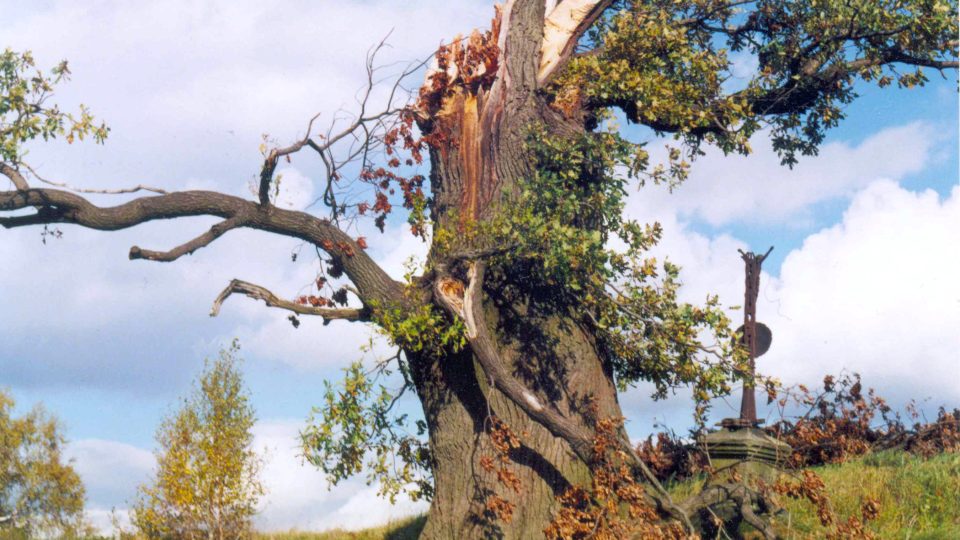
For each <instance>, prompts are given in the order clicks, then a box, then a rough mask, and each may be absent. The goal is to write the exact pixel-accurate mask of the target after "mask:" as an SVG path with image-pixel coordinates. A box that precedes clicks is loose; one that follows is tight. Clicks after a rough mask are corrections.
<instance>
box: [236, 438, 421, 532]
mask: <svg viewBox="0 0 960 540" xmlns="http://www.w3.org/2000/svg"><path fill="white" fill-rule="evenodd" d="M302 427H303V423H302V422H301V421H294V420H270V421H264V422H260V423H258V424H257V426H256V428H255V429H254V433H255V441H254V447H255V448H266V455H267V457H268V462H267V464H266V466H265V468H264V470H263V475H262V478H263V479H264V483H265V487H266V488H267V495H266V497H265V498H264V501H263V505H262V507H261V513H260V514H259V515H258V517H257V526H258V527H259V528H260V529H261V530H265V531H276V530H284V529H290V528H298V529H302V530H325V529H332V528H343V529H350V530H353V529H362V528H365V527H372V526H376V525H382V524H384V523H387V522H389V521H392V520H396V519H399V518H402V517H406V516H409V515H415V514H419V513H423V512H425V511H426V510H427V505H426V504H425V503H422V502H420V503H412V502H410V501H409V499H406V498H404V497H400V498H398V499H397V504H396V505H391V504H390V503H389V501H387V500H385V499H383V498H380V497H377V496H376V492H377V487H376V486H367V485H365V483H364V481H363V479H362V478H352V479H350V480H347V481H345V482H343V483H341V484H340V485H339V486H337V488H336V489H332V490H330V489H327V487H326V486H327V481H326V478H325V477H324V475H323V473H322V472H320V471H319V470H318V469H316V468H315V467H313V466H312V465H309V464H306V463H303V460H302V458H301V457H300V447H299V439H298V436H297V434H298V433H299V430H300V429H301V428H302Z"/></svg>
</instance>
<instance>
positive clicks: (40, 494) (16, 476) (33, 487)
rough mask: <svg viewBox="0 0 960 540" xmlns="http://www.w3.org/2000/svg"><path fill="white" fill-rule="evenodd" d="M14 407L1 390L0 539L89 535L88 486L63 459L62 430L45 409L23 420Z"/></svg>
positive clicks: (38, 408)
mask: <svg viewBox="0 0 960 540" xmlns="http://www.w3.org/2000/svg"><path fill="white" fill-rule="evenodd" d="M13 407H14V400H13V398H12V397H10V396H9V395H8V394H7V393H6V392H5V391H4V390H2V389H0V537H3V538H16V537H20V536H22V537H23V538H32V537H35V536H38V535H44V536H56V535H64V536H73V535H78V534H81V533H85V532H88V531H87V527H86V524H85V522H84V520H83V497H84V489H83V484H82V482H81V481H80V476H79V475H77V473H76V471H74V470H73V467H71V466H70V463H69V462H65V461H64V459H63V446H64V444H65V443H66V440H65V439H64V437H63V434H62V431H61V426H60V424H59V423H58V422H57V420H56V418H53V417H51V416H50V415H48V414H47V413H46V411H44V410H43V408H42V407H40V406H37V407H34V408H33V410H31V411H30V412H28V413H27V414H25V415H23V416H22V417H20V418H14V417H13V414H12V413H13Z"/></svg>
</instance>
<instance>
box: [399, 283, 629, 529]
mask: <svg viewBox="0 0 960 540" xmlns="http://www.w3.org/2000/svg"><path fill="white" fill-rule="evenodd" d="M491 304H493V302H492V301H491ZM495 310H496V307H494V306H492V305H491V306H490V307H489V308H488V311H490V312H491V315H492V314H493V313H492V312H493V311H495ZM523 318H524V319H525V321H524V324H522V325H515V324H514V323H513V322H510V323H504V324H500V325H498V326H500V328H499V329H498V335H499V336H501V339H500V345H501V352H502V357H503V359H504V361H505V362H508V363H509V364H510V366H509V368H510V369H511V370H512V371H513V373H514V374H515V375H516V376H517V378H518V379H520V380H521V381H523V382H525V383H526V385H527V386H528V387H529V388H531V389H534V390H535V391H536V394H537V397H538V398H539V399H540V400H541V402H542V403H545V404H547V405H548V406H551V407H556V408H557V409H558V410H559V411H560V412H562V413H563V414H564V415H566V416H568V417H569V418H571V419H574V420H575V421H576V422H577V423H579V424H581V425H583V426H585V427H590V426H591V425H592V423H593V419H592V415H591V414H590V411H592V410H595V411H596V414H597V416H600V417H611V416H618V415H620V409H619V405H618V404H617V398H616V392H615V388H614V386H613V384H612V381H611V379H610V376H609V373H607V372H605V370H604V369H603V364H602V362H601V361H600V359H599V356H598V354H597V351H596V350H595V348H594V346H593V343H592V339H591V338H590V336H589V335H588V334H587V333H585V332H584V331H583V330H582V329H581V328H580V327H579V326H578V325H577V324H576V322H575V321H573V320H572V319H569V318H561V317H558V316H550V317H547V318H540V317H537V316H533V315H530V314H524V315H523ZM508 327H512V328H508ZM511 334H512V335H511ZM414 365H415V366H417V369H416V370H415V373H414V376H415V380H416V384H417V390H418V394H419V396H420V399H421V401H422V403H423V408H424V413H425V415H426V419H427V423H428V425H429V426H430V448H431V451H432V452H433V460H434V464H435V466H434V467H435V468H434V471H433V473H434V481H435V488H436V493H435V496H434V499H433V504H432V506H431V508H430V514H429V517H428V520H427V525H426V528H425V529H424V532H423V538H442V539H447V538H538V537H541V536H542V534H543V529H544V528H545V527H546V525H547V524H548V523H549V522H550V520H551V519H552V517H553V513H554V512H555V511H556V509H557V502H556V497H557V496H558V495H560V494H561V493H563V491H564V490H565V489H566V488H567V487H568V486H570V485H571V484H579V485H583V484H586V483H589V479H590V476H589V471H588V470H587V467H586V464H584V463H583V462H582V461H581V460H580V459H579V458H578V457H577V456H576V455H575V454H574V452H573V451H572V449H571V447H570V445H569V444H567V443H566V442H565V441H563V440H562V439H560V438H557V437H555V436H553V435H552V434H551V433H549V432H548V431H547V430H546V428H544V427H543V426H541V425H540V424H538V423H537V422H535V421H533V420H532V419H531V418H530V417H529V416H527V415H526V413H524V412H523V411H522V410H521V409H520V408H519V407H518V406H517V405H516V404H514V403H513V402H512V401H511V400H510V399H509V398H507V397H506V396H505V395H503V394H502V393H501V392H499V391H498V390H497V389H495V388H493V387H491V385H490V384H489V382H488V381H487V380H486V378H485V376H484V375H483V373H482V370H481V369H480V368H479V366H478V365H477V362H476V361H475V359H474V358H473V355H472V354H471V352H470V351H469V350H467V351H464V352H463V353H461V354H457V355H452V356H449V357H447V358H442V359H440V360H438V361H434V362H414ZM591 401H592V402H593V403H595V406H594V407H595V409H594V407H591V406H590V405H589V404H588V403H589V402H591ZM493 416H495V417H496V418H498V419H500V420H502V421H503V422H505V423H506V424H507V425H508V426H509V428H510V429H511V430H512V431H513V432H514V433H515V434H517V436H518V437H519V439H520V443H521V446H520V448H518V449H515V450H513V451H511V452H510V454H509V458H510V463H509V465H508V466H507V467H508V468H509V470H511V471H512V472H513V473H515V474H516V475H517V477H518V479H519V480H520V489H519V492H515V491H513V490H512V489H511V488H510V487H508V486H506V485H504V484H503V483H501V482H498V480H497V476H496V474H495V473H493V472H488V471H487V470H485V469H484V467H483V466H482V465H481V463H480V461H481V459H482V458H484V457H488V458H489V457H495V456H496V454H495V450H494V449H493V445H492V442H491V438H490V435H489V432H488V429H489V427H490V425H491V424H490V421H491V417H493ZM494 494H497V495H499V496H501V497H502V498H504V499H506V500H507V501H508V502H510V503H512V504H513V505H514V506H515V509H514V512H513V516H512V518H511V519H510V521H509V522H507V521H505V520H503V519H498V518H497V517H496V516H494V515H493V514H492V513H491V512H489V511H487V510H486V503H487V501H488V498H489V497H490V496H491V495H494Z"/></svg>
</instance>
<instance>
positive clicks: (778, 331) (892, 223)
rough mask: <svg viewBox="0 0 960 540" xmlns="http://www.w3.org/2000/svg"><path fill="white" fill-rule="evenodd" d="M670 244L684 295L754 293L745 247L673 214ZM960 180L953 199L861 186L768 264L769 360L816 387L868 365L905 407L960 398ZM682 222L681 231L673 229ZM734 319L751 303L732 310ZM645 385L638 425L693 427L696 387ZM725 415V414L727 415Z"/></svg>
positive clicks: (871, 382)
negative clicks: (747, 280)
mask: <svg viewBox="0 0 960 540" xmlns="http://www.w3.org/2000/svg"><path fill="white" fill-rule="evenodd" d="M666 218H667V221H666V222H665V227H666V234H665V237H664V241H663V243H662V244H661V246H660V248H659V249H660V251H661V253H666V254H670V256H671V259H673V260H675V261H676V262H678V263H679V264H681V265H682V266H683V267H684V270H683V273H682V276H683V278H684V288H685V289H686V290H685V291H684V292H683V293H682V295H683V297H684V299H685V300H687V301H691V302H701V301H702V300H703V298H704V297H705V295H706V294H708V293H716V294H719V295H720V298H721V300H722V302H723V303H724V304H725V305H726V306H732V305H742V303H743V263H742V261H741V260H740V257H739V255H738V254H737V249H745V245H744V244H743V243H742V242H740V241H738V240H736V239H734V238H731V237H728V236H717V237H713V238H708V237H705V236H703V235H701V234H697V233H695V232H691V231H690V230H688V229H687V228H686V227H685V225H684V224H683V222H682V221H678V220H677V219H676V218H671V217H670V216H669V215H667V216H666ZM958 230H960V187H957V188H954V190H953V192H952V193H951V194H950V195H949V196H948V197H946V198H941V197H939V196H938V195H937V194H936V193H935V192H933V191H930V190H927V191H923V192H913V191H909V190H906V189H904V188H902V187H900V186H899V185H898V184H897V183H895V182H893V181H890V180H875V181H874V182H872V183H870V184H869V185H867V186H866V187H865V188H863V189H862V190H860V191H858V192H856V193H855V194H854V196H853V199H852V200H851V203H850V205H849V207H848V208H847V210H846V212H845V213H844V215H843V218H842V220H841V222H840V223H838V224H836V225H833V226H831V227H827V228H824V229H822V230H820V231H818V232H816V233H815V234H812V235H811V236H809V237H808V238H807V239H806V240H805V241H804V242H803V244H802V245H801V246H800V247H798V248H796V249H794V250H792V251H790V253H789V254H788V255H787V257H786V259H785V260H784V262H783V265H782V268H781V271H780V273H779V276H778V277H774V276H771V275H770V274H768V273H767V272H764V274H763V276H762V278H761V291H760V298H759V299H758V307H757V317H758V319H759V320H760V321H762V322H764V323H765V324H767V325H768V326H770V328H771V329H772V330H773V336H774V338H773V346H772V347H771V349H770V352H769V353H767V354H766V355H765V356H763V357H762V358H761V359H760V360H759V362H758V366H759V369H760V370H761V371H762V372H764V373H766V374H769V375H772V376H775V377H778V378H780V379H781V380H782V381H783V382H784V383H786V384H795V383H804V384H807V385H811V386H816V385H817V384H818V383H819V382H820V381H821V380H822V378H823V376H824V375H826V374H828V373H829V374H839V373H840V372H841V371H847V372H858V373H860V374H861V375H862V376H863V380H864V384H865V385H866V386H869V387H873V388H875V389H877V391H878V393H879V394H880V395H882V396H885V397H888V398H890V399H891V402H892V403H893V404H894V405H896V406H902V405H903V404H904V403H905V402H906V401H907V400H909V399H912V398H916V399H919V400H924V399H929V401H928V402H927V405H928V406H930V407H936V406H939V405H955V404H956V403H958V402H960V353H958V351H960V282H958V281H957V279H956V276H957V275H960V245H958V244H957V242H956V231H958ZM671 231H672V232H671ZM729 314H730V316H731V317H732V318H733V320H734V321H739V320H741V319H742V317H743V314H742V311H730V312H729ZM649 394H650V389H649V388H647V387H646V386H641V387H640V388H638V389H636V390H633V391H631V392H629V393H628V394H627V395H625V396H624V399H623V403H624V407H625V408H626V409H628V410H630V411H632V412H633V414H632V415H628V416H633V417H634V422H633V425H632V426H631V427H632V430H631V432H632V433H634V434H635V435H640V434H642V433H645V432H648V431H649V430H650V429H651V428H652V425H653V422H654V420H659V421H661V422H664V421H665V423H666V424H668V425H671V426H679V425H685V423H686V422H688V421H689V418H690V416H689V414H690V412H691V406H690V400H689V396H688V393H687V392H680V393H679V394H678V396H677V397H674V398H671V399H668V400H667V401H663V402H656V403H654V402H651V401H650V400H649V398H648V396H649ZM737 403H739V395H738V394H737V395H735V397H734V398H733V399H730V400H729V403H725V402H718V403H717V404H716V407H717V412H716V414H717V415H720V416H723V415H730V414H736V413H737V411H736V410H735V408H736V406H737ZM717 420H719V417H718V418H717Z"/></svg>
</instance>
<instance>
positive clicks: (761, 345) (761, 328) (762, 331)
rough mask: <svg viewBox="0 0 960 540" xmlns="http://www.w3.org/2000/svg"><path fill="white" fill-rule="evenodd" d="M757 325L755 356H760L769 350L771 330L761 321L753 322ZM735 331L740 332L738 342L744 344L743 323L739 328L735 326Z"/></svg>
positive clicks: (771, 336)
mask: <svg viewBox="0 0 960 540" xmlns="http://www.w3.org/2000/svg"><path fill="white" fill-rule="evenodd" d="M755 324H756V327H757V356H762V355H763V354H764V353H766V352H767V351H769V350H770V343H772V342H773V332H771V331H770V328H768V327H767V325H765V324H763V323H762V322H758V323H755ZM737 333H738V334H740V343H743V344H744V345H746V344H747V343H746V341H744V339H743V338H744V335H743V325H742V324H741V325H740V328H737Z"/></svg>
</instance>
